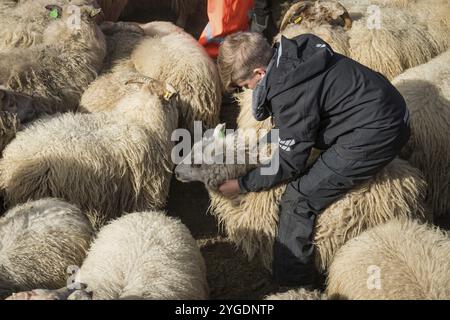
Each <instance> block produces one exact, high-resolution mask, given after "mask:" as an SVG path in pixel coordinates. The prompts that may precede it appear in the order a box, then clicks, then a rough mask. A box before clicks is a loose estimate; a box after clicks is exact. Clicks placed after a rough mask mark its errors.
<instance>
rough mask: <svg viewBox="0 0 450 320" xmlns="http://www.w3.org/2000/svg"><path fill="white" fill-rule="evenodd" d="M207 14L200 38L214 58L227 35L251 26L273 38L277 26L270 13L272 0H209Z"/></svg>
mask: <svg viewBox="0 0 450 320" xmlns="http://www.w3.org/2000/svg"><path fill="white" fill-rule="evenodd" d="M208 18H209V22H208V24H207V25H206V28H205V29H204V31H203V33H202V35H201V36H200V39H199V42H200V44H201V45H203V46H204V47H205V49H206V51H207V52H208V54H209V56H210V57H211V58H213V59H215V58H217V56H218V54H219V46H220V44H221V43H222V42H223V40H224V38H225V37H226V36H227V35H230V34H233V33H235V32H238V31H247V30H249V29H250V30H251V31H253V32H258V33H261V34H263V35H264V36H265V37H266V38H268V39H269V40H270V38H271V36H272V33H273V31H274V30H273V29H274V28H275V26H274V25H273V23H272V20H271V16H270V0H222V1H220V0H208Z"/></svg>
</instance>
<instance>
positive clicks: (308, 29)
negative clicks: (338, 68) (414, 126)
mask: <svg viewBox="0 0 450 320" xmlns="http://www.w3.org/2000/svg"><path fill="white" fill-rule="evenodd" d="M343 3H344V5H345V4H348V5H349V6H348V7H347V8H350V9H351V10H350V14H348V12H347V10H346V9H345V8H344V7H343V6H342V5H340V4H339V3H337V2H336V1H334V0H333V1H325V0H318V1H315V2H310V1H304V2H303V1H302V2H299V3H297V4H294V5H293V6H292V8H291V9H290V10H289V11H288V12H287V13H286V16H285V18H284V19H283V23H282V26H281V34H283V35H285V36H288V37H293V36H297V35H300V34H303V33H314V34H316V35H318V36H319V37H322V38H323V39H324V40H325V41H327V42H329V43H330V45H331V47H332V48H333V49H334V50H335V51H336V52H339V53H342V54H344V55H348V56H349V57H351V58H353V59H355V60H357V61H359V62H360V63H362V64H364V65H367V66H368V67H370V68H372V69H374V70H376V71H379V72H381V73H382V74H384V75H385V76H386V77H387V78H389V79H392V78H394V77H395V76H396V75H398V74H400V73H401V72H403V71H404V70H405V69H407V68H411V67H414V66H416V65H419V64H422V63H425V62H427V61H428V60H430V59H431V58H433V57H434V56H436V55H437V54H439V53H440V52H442V50H443V46H442V44H441V42H442V41H439V40H436V39H435V37H433V36H432V35H431V34H430V32H429V28H428V26H427V25H426V24H425V23H424V22H421V21H418V18H417V17H416V15H415V14H414V12H411V11H405V10H404V9H398V8H396V7H395V6H393V7H391V6H387V5H386V7H380V10H381V11H380V12H381V13H380V17H381V21H380V23H381V25H380V28H377V25H376V24H374V25H373V26H372V15H371V14H369V13H370V12H369V13H368V12H367V8H368V4H369V3H365V2H364V1H363V2H362V3H360V2H357V3H356V5H355V1H346V2H343ZM339 16H342V17H343V18H344V21H345V24H344V27H341V26H340V25H337V24H336V23H335V19H336V18H337V17H339ZM352 20H353V22H352V23H350V22H351V21H352ZM350 27H351V28H350ZM345 29H347V31H346V30H345ZM447 33H448V32H447ZM441 34H442V35H441V37H443V35H444V34H446V33H444V32H443V31H442V32H441ZM399 38H401V39H402V41H399V40H398V39H399Z"/></svg>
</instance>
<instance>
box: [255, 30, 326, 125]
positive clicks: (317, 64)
mask: <svg viewBox="0 0 450 320" xmlns="http://www.w3.org/2000/svg"><path fill="white" fill-rule="evenodd" d="M275 47H276V49H277V51H276V53H275V54H274V56H273V58H272V60H271V62H270V66H271V67H270V70H268V72H267V75H266V77H267V79H266V83H265V84H264V92H262V93H261V95H260V97H259V99H258V100H259V103H258V104H257V106H255V113H258V114H261V115H262V114H264V115H266V114H267V112H264V111H266V110H268V108H267V106H268V101H267V100H268V99H269V100H270V99H271V98H273V97H274V96H276V95H278V94H280V93H282V92H284V91H286V90H289V89H290V88H292V87H295V86H297V85H299V84H301V83H304V82H307V81H308V80H309V79H311V78H313V77H314V76H316V75H318V74H320V73H322V72H324V71H325V70H327V66H328V64H329V63H330V62H331V60H332V58H333V56H334V52H333V50H332V49H331V47H330V46H329V45H328V44H327V43H326V42H324V41H323V40H322V39H320V38H319V37H317V36H314V35H312V34H303V35H300V36H297V37H295V38H293V39H287V38H285V37H283V36H282V37H281V40H280V42H278V43H277V44H276V45H275ZM265 118H267V116H266V117H265ZM257 120H260V121H261V120H264V117H260V119H258V118H257Z"/></svg>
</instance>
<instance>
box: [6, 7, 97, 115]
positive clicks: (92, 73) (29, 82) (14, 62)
mask: <svg viewBox="0 0 450 320" xmlns="http://www.w3.org/2000/svg"><path fill="white" fill-rule="evenodd" d="M86 3H87V2H86V1H84V0H77V1H75V0H74V1H72V2H71V4H70V5H66V6H64V8H61V7H59V6H47V9H48V10H52V12H54V14H55V15H58V17H60V18H55V20H54V21H53V22H51V23H50V24H49V25H48V26H47V28H46V29H45V31H44V40H43V44H42V45H39V46H33V47H31V48H16V49H12V50H10V51H8V52H4V53H0V83H2V84H3V87H2V88H0V91H1V92H2V94H3V95H7V96H10V97H11V98H9V99H2V101H1V102H2V105H0V109H1V110H5V111H10V110H13V111H14V110H16V112H17V114H18V118H19V120H20V122H21V123H27V122H29V121H32V120H34V119H36V118H37V117H40V116H42V115H44V114H53V113H58V112H64V111H69V110H71V111H75V110H76V109H77V107H78V104H79V100H80V98H81V94H82V92H83V91H84V90H85V89H86V88H87V86H88V85H89V83H90V82H91V81H93V80H94V79H95V77H96V76H97V73H98V71H99V70H100V68H101V66H102V63H103V59H104V57H105V55H106V44H105V40H104V36H103V34H102V33H101V31H100V29H99V28H98V27H97V25H96V24H95V22H94V21H93V20H92V17H93V16H95V15H96V14H97V13H98V11H97V10H96V9H94V7H93V6H91V5H87V4H86ZM75 4H76V5H77V6H75ZM74 7H77V8H79V9H80V12H81V17H80V21H79V23H80V24H79V26H78V27H77V26H75V27H74V26H72V25H71V24H69V23H68V22H69V21H72V20H71V19H73V17H72V11H71V10H73V9H74ZM17 96H20V99H19V98H18V97H17ZM5 101H9V102H10V103H9V104H5ZM18 101H19V102H20V103H17V102H18Z"/></svg>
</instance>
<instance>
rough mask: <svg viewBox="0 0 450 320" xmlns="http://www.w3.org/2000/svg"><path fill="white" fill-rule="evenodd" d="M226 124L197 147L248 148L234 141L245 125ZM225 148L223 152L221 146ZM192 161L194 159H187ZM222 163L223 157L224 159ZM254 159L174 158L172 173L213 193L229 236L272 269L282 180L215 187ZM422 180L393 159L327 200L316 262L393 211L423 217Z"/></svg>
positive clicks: (327, 259)
mask: <svg viewBox="0 0 450 320" xmlns="http://www.w3.org/2000/svg"><path fill="white" fill-rule="evenodd" d="M223 129H224V125H219V126H218V127H217V128H216V129H215V132H214V134H213V135H212V136H206V137H205V138H204V139H203V140H202V141H200V142H198V143H196V144H195V145H194V147H193V149H192V150H193V152H191V154H189V155H188V156H187V159H192V157H193V156H194V155H195V153H196V151H197V150H202V148H203V150H225V151H226V152H229V150H234V154H235V155H237V154H251V153H252V152H253V150H252V149H248V146H247V145H244V144H240V143H236V142H235V141H238V142H239V141H242V140H241V139H242V136H245V135H248V130H243V129H241V130H238V131H237V132H236V133H234V134H231V135H227V136H226V137H225V138H223V136H224V133H223ZM225 151H223V152H225ZM213 156H214V159H218V160H222V161H223V160H225V159H223V158H224V156H225V155H224V154H222V153H220V152H219V153H217V154H213ZM191 162H192V161H191ZM222 163H225V161H223V162H222ZM254 166H255V165H247V166H246V165H243V164H241V165H226V164H217V162H215V163H213V164H207V162H206V163H203V164H194V165H190V164H188V163H187V161H183V162H182V163H180V164H178V166H177V167H176V169H175V174H176V177H177V178H178V179H179V180H181V181H184V182H190V181H201V182H203V183H204V184H205V185H206V187H207V189H208V191H209V194H210V197H211V211H212V213H213V214H214V215H215V216H216V217H217V218H218V220H219V223H220V225H221V226H222V227H223V228H224V229H225V231H226V233H227V235H228V237H229V238H230V240H231V241H232V242H234V243H235V244H236V246H237V247H239V248H241V249H243V251H244V252H245V253H246V255H247V256H248V257H249V258H250V259H251V258H253V257H255V256H260V257H261V259H262V263H263V265H264V266H265V267H266V268H268V269H270V265H271V260H272V256H271V255H272V247H273V241H274V238H275V233H276V230H277V221H278V204H279V202H280V199H281V197H282V195H283V193H284V190H285V187H286V185H281V186H278V187H275V188H273V189H271V190H268V191H263V192H258V193H248V194H244V195H239V197H238V198H237V199H228V198H225V197H224V196H222V195H221V194H220V193H219V192H218V191H217V189H218V186H219V185H220V184H221V183H223V182H224V181H226V180H229V179H233V178H237V177H239V176H242V175H244V174H245V173H246V172H247V171H248V170H250V169H251V168H252V167H254ZM425 188H426V183H425V182H424V180H423V178H422V176H421V173H420V172H419V170H417V169H415V168H413V167H411V166H410V165H409V164H408V163H407V162H406V161H403V160H400V159H396V160H394V161H393V162H392V163H390V164H389V165H387V166H386V167H385V168H384V169H383V170H381V171H380V172H379V173H378V174H377V175H376V176H375V177H374V178H373V179H372V180H371V181H368V182H367V183H365V184H363V185H361V186H359V187H357V188H355V189H354V190H353V191H351V192H349V193H348V194H347V195H345V196H344V197H343V198H341V199H340V200H338V201H336V202H335V203H333V204H332V205H330V206H329V207H328V208H327V209H326V210H325V211H324V212H323V213H322V214H321V215H320V216H319V217H318V220H317V224H316V227H315V238H314V240H315V244H316V246H317V255H316V264H317V267H318V268H319V270H321V271H326V270H327V269H328V267H329V265H330V263H331V261H332V260H333V256H334V254H335V252H336V250H337V249H339V247H341V246H342V245H343V244H344V243H345V242H346V241H347V240H349V239H351V238H353V237H355V236H356V235H358V234H360V233H361V232H362V231H364V230H366V229H368V228H370V227H372V226H375V225H377V224H380V223H383V222H385V221H388V220H390V219H392V218H394V217H413V218H420V219H426V218H428V216H427V217H426V216H425V214H426V211H425V208H424V206H423V195H424V194H425Z"/></svg>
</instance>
